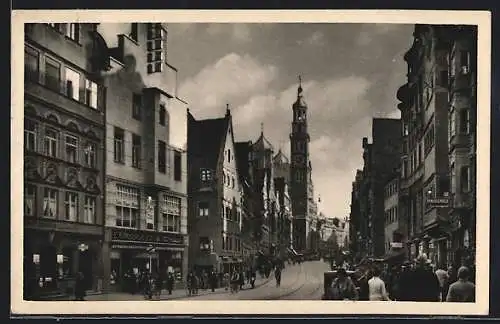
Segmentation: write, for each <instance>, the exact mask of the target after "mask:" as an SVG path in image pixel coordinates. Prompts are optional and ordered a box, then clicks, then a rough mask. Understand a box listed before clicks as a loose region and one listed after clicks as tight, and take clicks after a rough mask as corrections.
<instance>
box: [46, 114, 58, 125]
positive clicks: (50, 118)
mask: <svg viewBox="0 0 500 324" xmlns="http://www.w3.org/2000/svg"><path fill="white" fill-rule="evenodd" d="M46 118H47V120H48V121H51V122H53V123H56V124H59V118H58V117H57V116H56V115H54V114H48V115H47V117H46Z"/></svg>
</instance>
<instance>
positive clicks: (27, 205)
mask: <svg viewBox="0 0 500 324" xmlns="http://www.w3.org/2000/svg"><path fill="white" fill-rule="evenodd" d="M35 211H36V187H35V186H34V185H31V184H26V185H25V186H24V216H35Z"/></svg>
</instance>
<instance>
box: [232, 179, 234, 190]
mask: <svg viewBox="0 0 500 324" xmlns="http://www.w3.org/2000/svg"><path fill="white" fill-rule="evenodd" d="M231 189H234V177H231Z"/></svg>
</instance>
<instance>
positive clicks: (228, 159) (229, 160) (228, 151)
mask: <svg viewBox="0 0 500 324" xmlns="http://www.w3.org/2000/svg"><path fill="white" fill-rule="evenodd" d="M227 162H228V163H229V162H231V150H227Z"/></svg>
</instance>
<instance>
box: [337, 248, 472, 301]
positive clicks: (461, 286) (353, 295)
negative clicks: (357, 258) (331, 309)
mask: <svg viewBox="0 0 500 324" xmlns="http://www.w3.org/2000/svg"><path fill="white" fill-rule="evenodd" d="M445 268H446V267H445V266H444V265H441V266H438V267H436V266H433V265H432V264H431V263H430V262H429V260H428V259H427V256H426V255H425V254H422V255H420V256H419V257H418V258H417V259H416V260H415V261H414V262H405V263H403V264H401V265H394V266H392V267H391V268H389V269H386V270H382V267H381V266H380V265H377V264H371V265H365V266H361V267H359V268H358V269H357V270H356V271H353V272H352V275H350V276H349V275H347V271H346V270H345V269H344V268H340V269H338V270H337V275H336V278H335V279H334V280H333V281H332V284H331V286H330V291H329V297H330V298H329V299H334V300H366V301H391V300H392V301H414V302H416V301H421V302H474V301H475V294H476V292H475V290H476V289H475V284H474V283H473V282H472V281H471V280H473V278H474V276H473V273H472V271H471V269H470V268H469V267H466V266H460V267H459V268H458V269H457V270H456V268H455V267H448V269H447V270H445Z"/></svg>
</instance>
